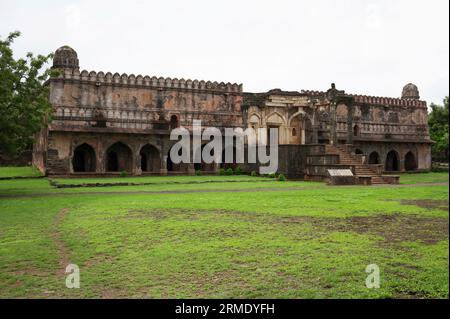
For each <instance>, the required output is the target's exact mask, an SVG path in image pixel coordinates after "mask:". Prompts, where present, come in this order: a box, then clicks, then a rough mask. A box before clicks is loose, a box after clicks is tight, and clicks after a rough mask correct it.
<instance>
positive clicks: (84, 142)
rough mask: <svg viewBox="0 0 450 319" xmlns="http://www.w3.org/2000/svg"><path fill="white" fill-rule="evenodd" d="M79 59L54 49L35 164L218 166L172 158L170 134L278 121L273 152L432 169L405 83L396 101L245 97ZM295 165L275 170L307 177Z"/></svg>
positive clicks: (86, 168)
mask: <svg viewBox="0 0 450 319" xmlns="http://www.w3.org/2000/svg"><path fill="white" fill-rule="evenodd" d="M78 63H79V62H78V56H77V53H76V52H75V51H74V50H73V49H71V48H70V47H67V46H64V47H61V48H60V49H58V50H57V51H56V52H55V57H54V67H55V68H58V69H59V70H61V74H60V76H58V77H55V78H51V79H50V80H49V81H48V85H49V87H50V102H51V104H52V106H53V110H54V114H53V117H52V121H51V122H50V123H49V124H48V126H47V128H46V129H44V130H42V131H41V132H40V133H39V134H38V135H37V138H36V143H35V145H34V151H33V162H34V164H35V165H36V166H37V167H39V168H40V169H41V170H42V171H43V172H45V173H46V174H50V175H67V174H106V173H110V172H111V173H114V172H120V171H128V172H129V173H130V174H134V175H140V174H146V173H148V174H166V173H168V172H173V173H184V174H186V173H193V172H194V171H195V170H196V169H202V170H205V171H216V170H217V168H218V165H206V164H202V165H194V164H178V165H176V164H174V163H172V162H171V160H170V156H169V151H170V148H171V147H172V145H173V144H174V143H175V142H174V141H171V140H170V139H169V134H170V130H171V129H172V128H175V127H178V126H183V127H186V128H188V129H189V130H192V121H193V120H194V119H200V120H202V125H203V126H204V127H205V126H215V127H219V128H221V129H223V128H225V127H242V128H245V127H253V128H272V127H276V128H279V144H280V145H281V148H283V147H285V146H289V149H292V147H296V150H297V151H296V152H299V154H306V153H307V152H308V151H305V152H306V153H305V152H303V151H302V150H307V149H308V147H307V146H314V145H320V144H334V145H337V144H349V145H352V147H353V148H349V150H350V151H351V152H357V153H362V154H363V155H364V157H363V159H364V161H365V162H366V163H371V164H377V165H381V164H382V165H384V168H385V170H393V171H395V170H399V171H403V170H405V169H411V170H412V169H424V170H426V169H429V168H430V166H431V156H430V145H431V143H432V142H431V141H430V138H429V133H428V126H427V106H426V102H424V101H420V100H419V93H418V90H417V87H415V86H414V85H412V84H408V85H407V86H405V88H404V90H403V97H402V98H382V97H371V96H362V95H351V94H346V93H345V92H344V91H339V90H337V89H336V88H335V86H334V84H333V85H332V88H331V89H329V90H328V91H326V92H319V91H301V92H296V91H295V92H286V91H281V90H279V89H275V90H271V91H269V92H267V93H244V92H243V90H242V84H231V83H223V82H221V83H218V82H210V81H207V82H205V81H198V80H184V79H176V78H175V79H170V78H162V77H159V78H157V77H149V76H141V75H137V76H135V75H133V74H131V75H127V74H118V73H114V74H113V73H110V72H107V73H104V72H95V71H92V72H88V71H81V72H80V71H79V66H78ZM280 154H281V155H280V156H281V157H283V154H285V152H283V151H281V152H280ZM291 154H294V153H292V152H291ZM295 161H302V159H301V158H298V159H296V158H290V159H289V160H288V159H286V158H280V162H282V163H283V164H282V165H281V167H280V171H283V172H285V173H286V174H288V175H292V176H305V174H306V168H305V163H295ZM303 161H305V159H304V158H303ZM287 162H289V163H287ZM291 162H293V163H291ZM286 163H287V164H286ZM243 167H247V168H248V167H250V166H246V165H243ZM290 167H294V168H292V169H290Z"/></svg>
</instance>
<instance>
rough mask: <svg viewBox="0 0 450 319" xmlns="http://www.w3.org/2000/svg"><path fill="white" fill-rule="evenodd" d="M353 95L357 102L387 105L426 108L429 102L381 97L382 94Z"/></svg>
mask: <svg viewBox="0 0 450 319" xmlns="http://www.w3.org/2000/svg"><path fill="white" fill-rule="evenodd" d="M351 96H353V98H354V101H355V102H356V103H367V104H374V105H385V106H390V105H393V106H413V107H420V108H426V107H427V102H425V101H420V100H413V99H400V98H392V97H380V96H367V95H355V94H351Z"/></svg>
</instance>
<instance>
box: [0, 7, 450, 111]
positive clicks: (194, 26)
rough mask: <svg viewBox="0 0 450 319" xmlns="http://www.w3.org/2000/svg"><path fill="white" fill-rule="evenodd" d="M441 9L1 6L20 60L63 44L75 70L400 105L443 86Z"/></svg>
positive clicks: (435, 98)
mask: <svg viewBox="0 0 450 319" xmlns="http://www.w3.org/2000/svg"><path fill="white" fill-rule="evenodd" d="M448 12H449V1H448V0H427V1H425V0H395V1H393V0H297V1H281V0H277V1H275V0H272V1H262V0H253V1H249V0H247V1H246V0H238V1H235V0H226V1H214V0H209V1H207V0H205V1H197V0H188V1H179V0H176V1H175V0H154V1H137V0H136V1H133V0H121V1H111V0H109V1H106V0H105V1H94V0H81V1H75V0H73V1H62V0H54V1H51V0H45V1H43V0H41V1H34V0H28V1H25V0H21V1H20V0H14V1H12V0H11V1H7V0H0V37H2V38H4V37H5V36H6V35H7V34H8V33H9V32H10V31H13V30H19V31H21V32H22V36H21V37H20V39H18V40H17V41H16V42H15V44H14V50H15V53H16V55H17V56H23V55H24V54H25V53H26V52H27V51H32V52H34V53H42V54H45V53H49V52H52V51H54V50H56V49H57V48H58V47H60V46H62V45H69V46H71V47H72V48H74V49H75V50H76V51H77V52H78V58H79V60H80V68H81V69H87V70H95V71H104V72H106V71H110V72H113V73H114V72H119V73H124V72H125V73H127V74H131V73H133V74H135V75H137V74H142V75H150V76H153V75H156V76H158V77H159V76H163V77H177V78H179V79H180V78H185V79H187V78H191V79H199V80H201V79H203V80H211V81H218V82H221V81H224V82H237V83H243V84H244V90H245V91H249V92H263V91H267V90H269V89H272V88H281V89H284V90H298V91H300V90H302V89H314V90H326V89H327V88H329V86H330V83H331V82H335V83H336V86H337V88H338V89H344V90H346V91H347V92H349V93H358V94H366V95H376V96H392V97H399V96H400V95H401V91H402V87H403V86H404V85H405V84H406V83H408V82H412V83H415V84H416V85H417V86H418V87H419V90H420V95H421V98H422V99H424V100H426V101H428V103H430V102H435V103H441V102H442V99H443V97H444V96H445V95H448V92H449V90H448V87H449V13H448Z"/></svg>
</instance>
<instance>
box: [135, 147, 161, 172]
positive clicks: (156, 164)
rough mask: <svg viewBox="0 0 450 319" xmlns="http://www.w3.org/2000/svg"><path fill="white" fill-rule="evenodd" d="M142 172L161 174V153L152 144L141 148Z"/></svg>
mask: <svg viewBox="0 0 450 319" xmlns="http://www.w3.org/2000/svg"><path fill="white" fill-rule="evenodd" d="M140 156H141V170H142V171H143V172H154V173H155V172H159V170H160V169H161V159H160V156H159V151H158V149H157V148H156V147H154V146H153V145H151V144H146V145H144V146H143V147H142V148H141V151H140Z"/></svg>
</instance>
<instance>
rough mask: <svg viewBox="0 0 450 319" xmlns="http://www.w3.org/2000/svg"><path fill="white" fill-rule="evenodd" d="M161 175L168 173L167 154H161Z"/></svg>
mask: <svg viewBox="0 0 450 319" xmlns="http://www.w3.org/2000/svg"><path fill="white" fill-rule="evenodd" d="M159 173H160V174H161V175H167V155H162V156H161V168H160V170H159Z"/></svg>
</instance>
